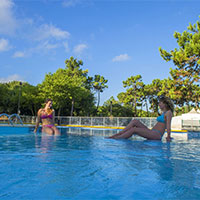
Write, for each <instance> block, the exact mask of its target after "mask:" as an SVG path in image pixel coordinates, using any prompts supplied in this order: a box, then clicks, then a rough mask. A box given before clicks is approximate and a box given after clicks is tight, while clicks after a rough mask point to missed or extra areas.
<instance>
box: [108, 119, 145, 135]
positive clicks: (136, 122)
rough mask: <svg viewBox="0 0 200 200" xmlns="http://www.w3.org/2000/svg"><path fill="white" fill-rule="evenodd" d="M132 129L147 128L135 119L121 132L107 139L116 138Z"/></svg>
mask: <svg viewBox="0 0 200 200" xmlns="http://www.w3.org/2000/svg"><path fill="white" fill-rule="evenodd" d="M133 127H138V128H146V129H147V126H145V125H144V124H143V123H142V122H140V121H139V120H137V119H134V120H132V121H131V122H130V123H129V124H128V125H127V127H126V128H124V129H123V130H122V131H120V132H119V133H117V134H115V135H113V136H111V137H109V138H115V137H116V136H119V135H122V134H123V133H125V132H127V131H128V130H129V129H131V128H133Z"/></svg>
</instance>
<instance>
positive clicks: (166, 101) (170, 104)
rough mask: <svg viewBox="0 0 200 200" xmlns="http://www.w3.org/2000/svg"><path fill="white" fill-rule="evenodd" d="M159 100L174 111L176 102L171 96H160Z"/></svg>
mask: <svg viewBox="0 0 200 200" xmlns="http://www.w3.org/2000/svg"><path fill="white" fill-rule="evenodd" d="M159 101H161V102H163V103H164V104H165V105H166V106H167V109H168V110H171V111H172V112H174V103H173V102H172V100H171V99H170V98H169V97H166V96H160V97H159Z"/></svg>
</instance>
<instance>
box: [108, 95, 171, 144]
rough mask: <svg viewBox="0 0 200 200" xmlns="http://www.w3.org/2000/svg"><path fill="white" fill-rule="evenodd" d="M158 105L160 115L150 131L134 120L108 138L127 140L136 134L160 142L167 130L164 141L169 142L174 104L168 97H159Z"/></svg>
mask: <svg viewBox="0 0 200 200" xmlns="http://www.w3.org/2000/svg"><path fill="white" fill-rule="evenodd" d="M158 105H159V107H160V109H161V111H162V114H161V115H160V116H158V117H157V123H156V124H155V126H154V127H153V128H152V129H149V128H148V127H147V126H145V125H144V124H143V123H141V122H140V121H139V120H136V119H134V120H132V121H131V122H130V123H129V124H128V126H127V127H126V128H125V129H123V130H122V131H120V132H119V133H117V134H115V135H113V136H111V137H109V138H113V139H128V138H130V137H131V136H132V135H133V134H136V135H139V136H141V137H144V138H146V139H149V140H161V139H162V137H163V135H164V132H165V129H167V137H166V140H167V141H171V120H172V116H173V111H174V104H173V102H172V101H171V99H169V98H168V97H165V96H161V97H160V98H159V104H158Z"/></svg>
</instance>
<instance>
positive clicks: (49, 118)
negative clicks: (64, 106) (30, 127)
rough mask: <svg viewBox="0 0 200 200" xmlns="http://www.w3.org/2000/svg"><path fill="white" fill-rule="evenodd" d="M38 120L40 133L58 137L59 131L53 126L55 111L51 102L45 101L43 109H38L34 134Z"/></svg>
mask: <svg viewBox="0 0 200 200" xmlns="http://www.w3.org/2000/svg"><path fill="white" fill-rule="evenodd" d="M40 120H42V132H43V133H47V134H49V135H53V134H54V135H60V132H59V130H58V129H57V128H56V127H55V125H54V120H55V111H54V109H53V108H52V100H51V99H47V100H46V102H45V107H44V108H40V109H39V110H38V114H37V120H36V126H35V130H34V132H35V133H36V132H37V129H38V126H39V123H40Z"/></svg>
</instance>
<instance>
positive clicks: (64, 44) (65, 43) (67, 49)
mask: <svg viewBox="0 0 200 200" xmlns="http://www.w3.org/2000/svg"><path fill="white" fill-rule="evenodd" d="M63 46H64V48H65V51H66V52H69V51H70V49H69V44H68V42H63Z"/></svg>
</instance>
